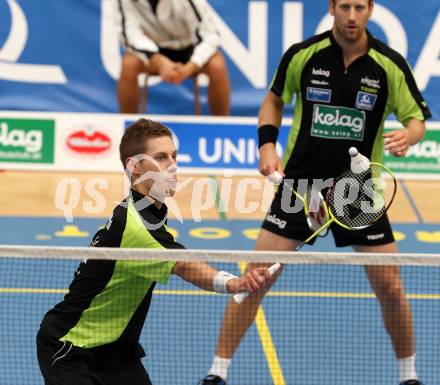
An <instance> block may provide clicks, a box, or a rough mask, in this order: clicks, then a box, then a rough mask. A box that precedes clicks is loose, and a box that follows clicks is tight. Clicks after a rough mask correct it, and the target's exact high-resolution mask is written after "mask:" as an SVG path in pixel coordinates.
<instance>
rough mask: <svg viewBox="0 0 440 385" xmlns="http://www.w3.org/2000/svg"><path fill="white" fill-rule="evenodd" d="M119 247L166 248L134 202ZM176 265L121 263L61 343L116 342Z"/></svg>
mask: <svg viewBox="0 0 440 385" xmlns="http://www.w3.org/2000/svg"><path fill="white" fill-rule="evenodd" d="M120 247H122V248H133V247H136V248H147V249H152V248H153V249H154V248H156V249H157V248H164V246H162V245H161V244H160V243H159V241H157V240H156V239H155V238H154V237H153V236H152V235H151V233H150V232H149V231H148V230H147V229H146V228H145V225H144V223H143V221H142V219H141V218H140V216H139V214H138V212H137V211H136V209H135V207H134V206H133V203H132V202H131V200H129V202H128V208H127V221H126V227H125V230H124V233H123V236H122V241H121V246H120ZM174 265H175V262H170V261H153V260H151V261H123V260H118V261H117V262H116V264H115V268H114V272H113V275H112V277H111V279H110V280H109V281H108V283H107V285H106V287H105V288H104V290H102V291H101V292H100V293H99V294H97V295H96V297H95V298H94V299H93V301H92V302H91V304H90V306H89V307H88V308H87V309H85V310H84V312H83V314H82V316H81V318H80V319H79V321H78V323H77V324H76V325H75V326H74V327H73V328H72V329H70V330H69V332H68V333H67V334H66V335H65V336H64V337H62V338H60V340H61V341H70V342H72V343H73V344H74V345H75V346H79V347H83V348H93V347H96V346H101V345H104V344H108V343H111V342H114V341H116V340H117V339H118V338H119V337H120V336H121V335H122V333H123V332H124V330H125V328H126V327H127V324H128V323H129V322H130V320H131V318H132V317H133V314H134V313H135V311H136V310H137V308H138V307H139V304H140V303H141V302H142V300H143V299H144V297H145V295H146V293H147V292H148V291H149V290H150V289H151V287H152V285H153V284H154V282H155V281H158V282H162V283H166V282H167V281H168V278H169V276H170V274H171V271H172V269H173V267H174ZM96 325H100V327H99V328H96V327H95V326H96Z"/></svg>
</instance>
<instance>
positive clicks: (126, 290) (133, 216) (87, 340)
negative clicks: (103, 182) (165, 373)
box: [41, 190, 183, 353]
mask: <svg viewBox="0 0 440 385" xmlns="http://www.w3.org/2000/svg"><path fill="white" fill-rule="evenodd" d="M144 198H145V197H144V196H143V195H142V194H140V193H138V192H136V191H134V190H132V195H131V197H129V198H127V199H125V200H124V201H123V202H122V203H121V204H120V205H118V206H117V207H116V208H115V209H114V211H113V215H112V217H111V218H110V219H109V221H108V222H107V224H106V226H105V227H103V228H102V229H100V230H99V231H98V232H97V233H96V234H95V236H94V238H93V240H92V243H91V246H94V247H122V248H130V247H138V248H168V249H179V248H183V246H182V245H180V244H179V243H177V242H176V241H175V240H174V238H173V236H172V234H171V233H170V232H169V230H168V229H167V227H166V216H167V207H166V206H165V205H163V206H162V207H161V208H160V209H158V208H157V207H156V206H155V205H154V204H151V205H149V206H147V207H143V208H140V207H137V205H138V204H142V203H145V199H147V198H145V199H144ZM144 206H145V205H144ZM153 228H155V229H153ZM174 265H175V262H167V261H125V260H117V261H108V260H84V261H82V262H81V263H80V265H79V267H78V269H77V270H76V272H75V276H74V279H73V281H72V283H71V285H70V287H69V291H68V293H67V294H66V295H65V297H64V300H63V301H62V302H60V303H59V304H57V305H56V306H55V307H54V308H52V309H51V310H50V311H49V312H48V313H47V314H46V316H45V317H44V319H43V321H42V323H41V329H42V330H44V331H45V332H46V333H49V334H50V335H51V336H53V337H55V338H57V339H59V340H60V341H69V342H71V343H72V344H73V345H75V346H78V347H81V348H100V347H101V348H103V349H102V350H103V351H105V350H106V347H109V348H111V350H112V351H113V352H117V353H121V352H124V351H127V350H130V349H133V347H135V348H136V347H137V346H138V341H139V336H140V334H141V331H142V327H143V324H144V322H145V318H146V316H147V313H148V308H149V306H150V301H151V295H152V292H153V289H154V286H155V284H156V282H161V283H166V282H167V280H168V278H169V276H170V274H171V271H172V269H173V267H174ZM98 350H99V349H98Z"/></svg>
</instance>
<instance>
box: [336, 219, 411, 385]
mask: <svg viewBox="0 0 440 385" xmlns="http://www.w3.org/2000/svg"><path fill="white" fill-rule="evenodd" d="M332 230H333V236H334V238H335V241H336V245H337V246H339V247H342V246H353V248H354V250H355V251H358V252H367V253H397V252H398V250H397V245H396V242H395V240H394V236H393V232H392V229H391V225H390V223H389V220H388V217H387V215H385V216H383V217H382V218H381V219H380V220H378V221H377V222H376V223H374V224H373V225H372V226H370V227H368V228H366V229H364V230H360V231H352V230H344V229H343V228H341V227H339V226H334V228H332ZM365 271H366V273H367V276H368V279H369V281H370V284H371V287H372V289H373V291H374V293H375V294H376V297H377V299H378V301H379V304H380V307H381V310H382V318H383V322H384V325H385V328H386V330H387V332H388V333H389V335H390V338H391V342H392V345H393V348H394V351H395V354H396V357H397V361H398V365H399V377H400V381H401V382H402V383H404V382H405V381H407V380H412V379H416V378H417V375H416V371H415V354H414V334H413V325H412V314H411V309H410V306H409V303H408V300H407V299H406V296H405V293H404V288H403V283H402V280H401V278H400V270H399V268H398V267H397V266H366V267H365ZM419 384H420V382H418V381H416V382H413V383H409V384H408V385H419Z"/></svg>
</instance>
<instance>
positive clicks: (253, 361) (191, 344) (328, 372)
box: [0, 247, 440, 385]
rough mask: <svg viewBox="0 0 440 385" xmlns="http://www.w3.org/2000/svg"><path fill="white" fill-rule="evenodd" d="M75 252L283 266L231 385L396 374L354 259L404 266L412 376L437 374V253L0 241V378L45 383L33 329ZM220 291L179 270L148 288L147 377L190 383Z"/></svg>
mask: <svg viewBox="0 0 440 385" xmlns="http://www.w3.org/2000/svg"><path fill="white" fill-rule="evenodd" d="M82 258H87V259H88V261H99V262H100V263H103V264H105V263H107V262H108V261H112V259H115V258H116V259H120V260H124V261H135V262H133V263H137V264H138V265H137V266H139V264H140V263H142V262H144V261H151V260H159V261H165V260H180V261H188V260H189V261H194V260H204V261H208V262H209V263H210V264H211V265H213V266H214V267H216V268H219V269H222V270H227V271H229V272H231V273H234V274H236V275H238V274H240V267H243V265H242V262H268V263H272V262H275V261H280V262H283V263H284V264H286V266H285V269H284V271H283V273H282V275H281V277H280V278H279V279H278V281H277V282H276V284H275V286H274V287H273V288H272V290H271V291H270V292H269V293H268V294H267V296H266V297H265V299H264V301H263V304H262V307H261V308H260V310H259V312H258V313H257V317H256V321H255V322H254V323H253V324H252V326H251V327H250V329H249V330H248V332H247V334H246V336H245V338H244V340H243V341H242V343H241V345H240V347H239V348H238V350H237V351H236V353H235V356H234V360H233V363H232V365H231V367H230V370H229V376H228V384H231V385H234V384H276V385H282V384H303V385H308V384H310V385H316V384H321V383H328V382H329V380H331V381H334V382H337V383H338V384H343V385H353V384H357V385H373V384H378V383H380V384H385V383H387V384H393V383H398V367H397V363H396V360H395V358H394V353H393V349H392V345H391V343H390V338H389V336H388V335H387V333H386V331H385V329H384V327H383V323H382V320H381V311H380V306H379V304H378V301H377V300H376V299H375V295H374V293H373V291H372V290H371V287H370V284H369V282H368V279H367V278H366V275H365V271H364V269H363V267H362V265H373V266H400V270H401V274H402V277H403V281H404V283H405V292H406V295H407V298H408V300H409V303H410V305H411V308H412V312H413V319H414V330H415V336H416V346H417V370H418V374H419V377H421V378H422V379H423V381H424V382H426V383H427V384H438V383H440V368H439V365H438V362H439V360H440V349H439V347H438V346H439V344H438V341H439V337H440V336H439V335H438V327H437V324H438V320H439V319H440V279H439V277H440V274H439V273H440V270H439V266H440V255H433V254H432V255H426V254H425V255H424V254H399V255H393V254H383V255H381V254H359V253H355V254H352V253H347V254H341V253H268V252H243V251H230V252H229V251H228V252H216V251H203V250H198V251H191V250H153V251H146V250H134V249H133V250H130V249H124V250H121V249H94V248H60V247H52V248H44V247H0V282H1V285H0V286H1V287H0V301H1V305H2V306H1V309H2V312H1V325H2V327H1V329H0V333H1V335H0V340H1V341H2V343H1V344H0V366H1V369H0V384H2V385H3V384H5V385H25V384H28V385H33V384H43V380H42V377H41V374H40V371H39V367H38V361H37V353H36V344H35V336H36V334H37V332H38V329H39V325H40V322H41V320H42V318H43V316H44V315H45V313H46V312H47V311H48V310H49V309H51V308H52V307H53V306H54V305H55V304H57V303H58V302H60V301H61V300H62V299H63V296H64V294H65V293H66V291H67V288H68V286H69V284H70V282H71V280H72V277H73V274H74V272H75V271H76V270H77V268H78V264H79V262H80V260H81V259H82ZM106 261H107V262H106ZM96 282H98V279H97V280H96ZM88 289H89V290H93V289H94V286H93V285H92V286H91V287H89V288H88ZM127 295H128V297H130V293H127ZM228 299H229V297H228V296H226V295H218V294H212V293H209V292H206V291H202V290H200V289H198V288H196V287H194V286H192V285H190V284H188V283H186V282H185V281H183V280H181V279H180V278H178V277H176V276H172V277H171V279H170V280H169V282H168V284H158V285H157V286H156V288H155V290H154V293H153V296H152V302H151V306H150V311H149V313H148V316H147V320H146V322H145V325H144V327H143V330H142V334H141V337H140V344H141V345H142V346H143V348H144V349H145V351H146V357H145V358H143V359H142V362H143V364H144V365H145V367H146V368H147V371H148V373H149V375H150V377H151V380H152V383H153V384H155V385H160V384H170V383H173V384H197V382H198V380H200V379H201V378H203V377H204V376H205V375H206V373H207V371H208V369H209V367H210V366H211V361H212V357H213V354H214V352H215V346H216V340H217V336H218V331H219V328H220V325H221V321H222V318H223V312H224V309H225V306H226V305H227V302H228ZM237 322H240V320H239V319H238V320H237ZM115 327H116V326H115Z"/></svg>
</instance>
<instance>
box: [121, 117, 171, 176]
mask: <svg viewBox="0 0 440 385" xmlns="http://www.w3.org/2000/svg"><path fill="white" fill-rule="evenodd" d="M161 136H169V137H172V134H171V131H170V129H169V128H168V127H166V126H164V125H163V124H161V123H159V122H155V121H153V120H148V119H144V118H141V119H138V120H136V121H135V122H134V123H132V124H130V125H129V126H128V128H127V129H126V130H125V132H124V135H122V139H121V143H120V145H119V155H120V158H121V162H122V165H123V167H124V168H125V166H126V164H125V162H126V161H127V158H130V157H132V156H135V155H138V154H144V153H145V150H146V148H145V145H146V141H147V139H150V138H158V137H161Z"/></svg>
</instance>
